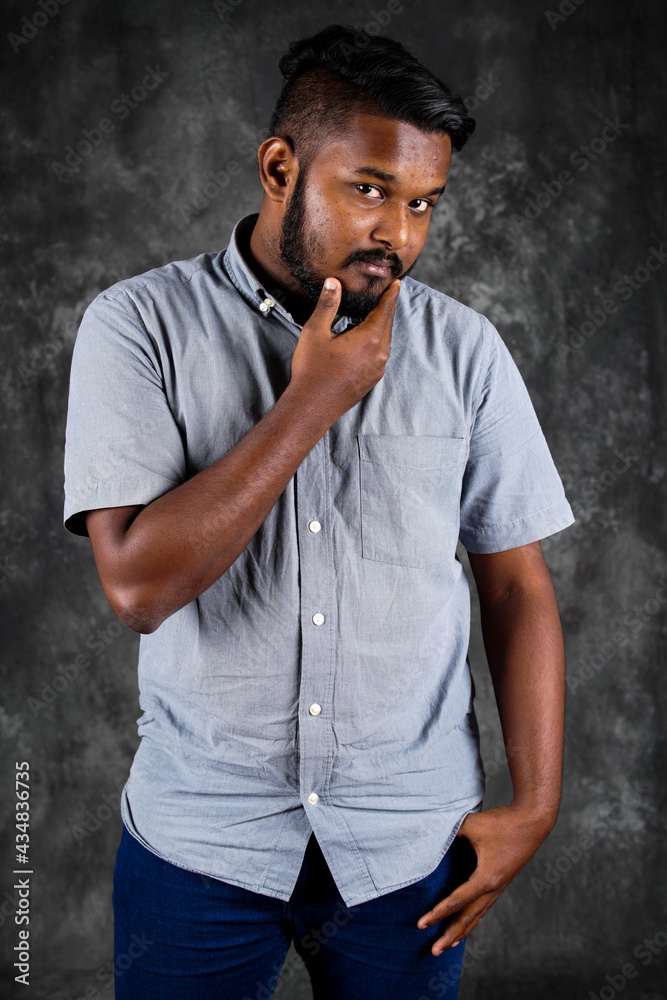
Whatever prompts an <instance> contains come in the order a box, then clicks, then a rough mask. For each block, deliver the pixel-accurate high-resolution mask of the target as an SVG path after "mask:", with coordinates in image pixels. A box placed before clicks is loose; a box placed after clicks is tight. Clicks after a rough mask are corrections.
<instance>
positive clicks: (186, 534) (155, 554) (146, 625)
mask: <svg viewBox="0 0 667 1000" xmlns="http://www.w3.org/2000/svg"><path fill="white" fill-rule="evenodd" d="M334 281H335V287H334V289H333V290H332V291H327V290H326V289H323V291H322V295H321V297H320V299H319V301H318V303H317V305H316V307H315V311H314V313H313V315H312V316H311V318H310V319H309V320H308V322H307V323H306V324H304V326H303V329H302V331H301V334H300V336H299V341H298V344H297V347H296V349H295V351H294V354H293V356H292V370H291V380H290V383H289V385H288V386H287V388H286V390H285V392H284V393H283V394H282V396H281V397H280V399H278V400H277V402H276V403H275V404H274V406H272V407H271V409H270V410H269V411H268V413H266V414H265V415H264V416H263V417H262V419H261V420H260V421H259V423H258V424H257V425H256V426H255V427H253V428H252V430H251V431H249V433H248V434H246V435H245V437H244V438H242V440H241V441H239V442H238V444H237V445H235V447H234V448H232V449H231V450H230V451H229V452H228V453H227V454H226V455H223V456H222V458H220V459H218V461H217V462H215V463H214V464H213V465H211V466H210V467H209V468H207V469H204V470H202V471H201V472H199V473H198V474H197V475H195V476H193V477H192V478H191V479H189V480H187V481H186V482H184V483H182V484H181V485H180V486H177V487H176V488H175V489H173V490H170V491H169V492H168V493H165V494H163V496H160V497H158V498H157V499H155V500H153V501H152V502H151V503H149V504H147V505H145V506H143V505H132V506H125V507H121V506H119V507H107V508H100V509H97V510H90V511H88V512H87V514H86V528H87V530H88V535H89V537H90V541H91V544H92V547H93V554H94V556H95V562H96V565H97V570H98V573H99V576H100V580H101V582H102V586H103V588H104V592H105V594H106V596H107V598H108V600H109V603H110V605H111V607H112V608H113V610H114V611H115V613H116V614H117V615H118V617H119V618H120V619H121V621H123V622H124V623H125V624H126V625H128V626H129V627H130V628H132V629H134V630H135V631H137V632H143V633H150V632H154V631H155V629H156V628H158V626H159V625H161V624H162V622H163V621H164V620H165V619H166V618H168V617H169V615H171V614H173V613H174V612H175V611H178V610H179V609H180V608H182V607H184V606H185V605H186V604H188V603H189V602H190V601H192V600H194V599H195V598H196V597H198V596H199V595H200V594H201V593H203V592H204V591H205V590H207V589H208V588H209V587H210V586H211V585H212V584H213V583H215V581H216V580H217V579H219V578H220V577H221V576H222V574H223V573H225V572H226V571H227V570H228V569H229V567H230V566H231V565H232V563H234V562H235V560H236V559H237V558H238V557H239V555H240V554H241V552H242V551H243V550H244V549H245V547H246V546H247V545H248V543H249V541H250V540H251V538H252V537H253V535H254V534H255V533H256V532H257V530H258V528H259V527H260V525H261V524H262V523H263V522H264V520H265V519H266V517H267V515H268V514H269V512H270V510H271V509H272V507H273V506H274V504H275V503H276V501H277V500H278V498H279V496H280V494H281V493H282V492H283V490H284V489H285V487H286V486H287V484H288V482H289V481H290V479H291V478H292V476H293V475H294V473H295V472H296V470H297V469H298V467H299V465H300V464H301V462H302V461H303V460H304V458H305V457H306V455H307V454H308V452H309V451H310V450H311V449H312V448H313V447H314V445H315V444H316V443H317V442H318V441H319V440H320V438H321V437H322V436H323V435H324V434H325V433H326V431H327V430H328V429H329V427H331V425H332V424H333V423H334V422H335V421H336V420H337V419H338V418H339V417H340V416H341V415H342V414H343V413H345V412H346V411H347V410H348V409H350V407H351V406H353V405H354V404H355V403H357V402H358V401H359V400H360V399H361V398H362V397H363V396H365V395H366V393H367V392H369V391H370V389H371V388H372V387H373V386H374V385H375V384H376V383H377V382H378V381H379V380H380V379H381V378H382V376H383V375H384V370H385V365H386V362H387V359H388V357H389V351H390V345H391V329H392V323H393V317H394V309H395V305H396V299H397V297H398V292H399V289H400V282H399V281H394V282H392V284H391V285H389V286H388V287H387V288H386V289H385V291H384V293H383V294H382V296H381V298H380V301H379V302H378V304H377V305H376V307H375V308H374V309H373V310H372V311H371V312H370V313H369V314H368V316H367V317H366V319H365V320H364V321H363V323H360V324H359V325H358V326H357V327H355V328H353V329H352V330H349V331H347V332H346V333H344V334H341V335H340V336H335V335H334V334H332V332H331V323H332V322H333V320H334V317H335V315H336V312H337V310H338V305H339V303H340V296H341V286H340V282H338V281H337V280H335V279H334ZM139 418H140V414H138V415H137V419H139ZM146 447H147V448H150V447H151V442H150V440H147V441H146Z"/></svg>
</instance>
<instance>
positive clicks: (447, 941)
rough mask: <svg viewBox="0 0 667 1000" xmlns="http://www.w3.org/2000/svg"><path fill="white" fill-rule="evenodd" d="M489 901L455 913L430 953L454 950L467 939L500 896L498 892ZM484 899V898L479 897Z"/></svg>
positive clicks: (492, 894) (438, 953)
mask: <svg viewBox="0 0 667 1000" xmlns="http://www.w3.org/2000/svg"><path fill="white" fill-rule="evenodd" d="M486 895H490V897H491V898H490V899H488V900H487V901H486V902H485V903H484V904H483V905H482V906H474V905H472V904H471V905H470V906H466V907H465V908H464V909H463V910H461V911H460V912H459V913H457V915H456V917H455V918H454V919H453V920H452V922H451V923H450V924H449V926H448V927H447V930H446V931H445V933H444V934H443V935H442V936H441V937H439V938H438V939H437V941H434V942H433V945H432V947H431V952H432V953H433V954H434V955H440V954H441V953H442V952H443V951H444V950H445V948H455V947H456V945H457V944H459V943H460V942H461V941H462V940H463V938H465V937H468V934H470V933H471V932H472V931H473V930H474V929H475V927H477V924H478V923H479V922H480V920H481V919H482V917H483V916H484V914H485V913H486V912H487V911H488V910H490V909H491V907H492V906H493V904H494V903H495V902H496V900H497V899H498V896H500V893H499V892H493V893H490V894H488V893H487V894H486ZM481 898H482V899H484V898H485V897H481Z"/></svg>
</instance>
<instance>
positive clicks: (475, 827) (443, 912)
mask: <svg viewBox="0 0 667 1000" xmlns="http://www.w3.org/2000/svg"><path fill="white" fill-rule="evenodd" d="M553 824H554V818H553V817H550V818H548V819H540V818H538V817H536V816H535V814H534V813H531V812H527V811H526V810H525V809H521V808H519V807H518V806H516V805H514V804H510V805H507V806H499V807H497V808H495V809H486V810H483V811H482V812H471V813H468V815H467V816H466V818H465V819H464V820H463V822H462V823H461V826H460V827H459V829H458V831H457V834H456V836H457V837H466V839H467V840H469V841H470V843H471V845H472V847H473V848H474V851H475V854H476V855H477V866H476V868H475V870H474V872H473V873H472V875H471V876H470V878H469V879H468V880H467V882H463V883H462V884H461V885H460V886H458V887H457V888H456V889H454V891H453V892H450V894H449V895H448V896H445V898H444V899H442V900H441V901H440V902H439V903H438V904H437V906H434V907H433V909H432V910H429V911H428V913H425V914H424V915H423V916H422V917H420V918H419V920H418V921H417V926H418V927H430V926H431V925H432V924H437V923H438V922H439V921H441V920H444V919H445V918H446V917H449V916H451V915H452V914H455V916H454V917H453V919H452V921H451V922H450V923H449V924H448V926H447V930H446V931H445V933H444V934H443V935H442V936H441V937H439V938H438V940H437V941H436V942H435V943H434V944H433V947H432V948H431V952H432V954H434V955H439V954H441V952H443V951H444V950H445V948H450V947H453V946H454V945H457V944H458V943H459V941H461V939H462V938H464V937H466V936H467V935H468V934H469V933H470V931H471V930H472V929H473V927H476V926H477V924H478V923H479V921H480V920H481V919H482V917H483V916H484V914H485V913H486V912H487V910H489V909H490V908H491V907H492V906H493V904H494V903H495V901H496V900H497V899H498V897H499V896H500V894H501V892H502V891H503V890H504V889H505V888H506V887H507V886H508V885H509V884H510V882H511V881H512V879H513V878H514V877H515V876H516V875H518V873H519V872H520V871H521V869H522V868H523V867H524V865H525V864H526V863H527V862H528V861H529V860H530V858H532V856H533V854H534V853H535V851H536V850H537V849H538V847H539V846H540V844H541V843H542V841H543V840H544V839H545V838H546V837H547V835H548V834H549V832H550V831H551V829H552V827H553Z"/></svg>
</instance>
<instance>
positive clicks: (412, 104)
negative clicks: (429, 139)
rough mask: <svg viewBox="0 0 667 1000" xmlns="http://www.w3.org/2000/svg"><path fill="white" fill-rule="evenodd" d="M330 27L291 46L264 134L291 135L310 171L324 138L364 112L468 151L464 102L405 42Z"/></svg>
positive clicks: (470, 121) (471, 124)
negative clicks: (445, 137) (446, 139)
mask: <svg viewBox="0 0 667 1000" xmlns="http://www.w3.org/2000/svg"><path fill="white" fill-rule="evenodd" d="M360 35H361V33H360V31H359V29H358V28H355V27H353V26H351V25H342V24H330V25H329V26H328V27H326V28H324V29H323V30H322V31H320V32H318V33H317V34H316V35H311V36H310V37H308V38H300V39H298V40H297V41H294V42H292V43H291V45H290V46H289V48H288V49H287V51H286V52H285V54H284V55H283V56H282V58H281V59H280V62H279V64H278V65H279V67H280V70H281V72H282V74H283V77H284V80H283V84H282V88H281V91H280V94H279V95H278V100H277V102H276V105H275V108H274V109H273V113H272V115H271V120H270V122H269V127H268V132H267V133H266V135H265V138H269V137H270V136H273V135H277V136H280V137H281V138H283V139H285V140H286V141H287V142H288V143H289V144H290V146H291V148H292V151H293V153H294V154H295V155H296V156H297V158H298V160H299V167H300V169H302V170H304V171H306V170H307V168H308V165H309V164H310V162H311V160H312V159H313V157H314V156H315V155H316V154H317V151H318V149H319V147H320V146H321V144H322V143H323V142H324V141H327V140H329V139H332V138H337V137H339V136H344V135H346V134H347V133H348V132H349V131H350V130H351V119H352V117H353V116H354V115H357V114H361V113H363V114H367V115H373V116H377V117H381V118H393V119H397V120H399V121H403V122H407V123H408V124H410V125H414V126H415V127H416V128H419V129H421V130H422V131H423V132H439V133H447V134H448V135H449V137H450V138H451V141H452V147H453V149H456V150H459V149H461V148H462V147H463V146H464V145H465V143H466V142H467V141H468V139H469V138H470V136H471V135H472V134H473V132H474V130H475V120H474V118H471V117H470V115H469V114H468V110H467V108H466V106H465V104H464V103H463V101H462V99H461V98H460V97H458V96H457V95H455V94H452V92H451V91H450V90H449V88H448V87H447V86H446V85H445V84H444V83H443V82H442V80H439V79H438V78H437V77H436V76H434V74H433V73H431V71H430V70H429V69H427V68H426V66H424V65H422V63H420V62H419V60H417V59H416V58H415V57H414V56H413V55H411V53H410V52H408V50H407V49H405V48H404V47H403V46H402V45H401V43H400V42H396V41H394V40H393V39H392V38H387V37H386V36H384V35H375V36H373V37H370V36H366V35H361V37H363V39H364V42H365V43H366V44H364V45H363V46H362V45H361V44H360Z"/></svg>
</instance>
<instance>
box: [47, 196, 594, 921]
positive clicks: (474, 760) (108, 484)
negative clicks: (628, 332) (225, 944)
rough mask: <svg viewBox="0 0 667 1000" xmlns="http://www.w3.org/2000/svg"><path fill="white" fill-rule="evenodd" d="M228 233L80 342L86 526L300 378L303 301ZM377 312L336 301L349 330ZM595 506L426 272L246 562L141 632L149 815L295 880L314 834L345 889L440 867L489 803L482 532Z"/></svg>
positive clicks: (269, 876) (471, 320)
mask: <svg viewBox="0 0 667 1000" xmlns="http://www.w3.org/2000/svg"><path fill="white" fill-rule="evenodd" d="M256 219H257V215H256V214H254V215H250V216H246V217H244V218H243V219H241V220H239V222H238V223H237V224H236V226H235V227H234V231H233V233H232V237H231V240H230V244H229V246H228V248H226V249H225V250H221V251H219V252H210V253H202V254H200V255H198V256H196V257H194V258H192V259H190V260H182V261H175V262H172V263H169V264H166V265H165V266H163V267H158V268H155V269H153V270H150V271H147V272H145V273H144V274H140V275H138V276H136V277H133V278H127V279H124V280H123V281H120V282H118V283H117V284H115V285H113V286H111V287H110V288H108V289H107V290H106V291H103V292H101V293H100V294H99V295H98V296H97V297H96V298H95V299H94V300H93V301H92V302H91V304H90V305H89V306H88V308H87V310H86V312H85V314H84V317H83V320H82V322H81V325H80V328H79V331H78V334H77V338H76V343H75V346H74V353H73V358H72V368H71V378H70V394H69V406H68V416H67V429H66V444H65V508H64V522H65V525H66V527H67V528H68V529H69V530H70V531H72V532H75V533H77V534H85V533H86V528H85V522H84V518H83V515H84V512H85V511H87V510H90V509H94V508H102V507H113V506H121V505H128V504H149V503H151V501H153V500H155V499H156V498H157V497H159V496H162V495H163V494H165V493H167V492H169V491H170V490H173V489H175V488H177V487H178V486H179V485H180V484H181V483H183V482H185V481H186V480H188V479H190V478H191V477H193V476H196V475H197V474H198V473H199V472H201V471H202V470H204V469H206V468H208V467H209V466H210V465H212V464H213V463H214V462H216V461H217V460H218V459H219V458H221V457H222V456H223V455H225V454H226V453H227V452H228V451H230V449H231V448H233V447H234V446H235V445H236V444H237V443H238V442H239V441H240V440H241V439H242V438H243V437H244V436H245V435H246V434H247V433H248V432H249V431H250V430H251V429H252V428H253V427H254V426H255V425H256V424H257V423H258V422H259V421H260V420H261V419H262V417H263V416H264V414H266V413H267V412H268V410H269V409H270V408H271V407H272V406H273V405H274V403H275V402H276V401H277V400H278V399H279V397H280V395H281V394H282V392H283V391H284V390H285V388H286V386H287V385H288V383H289V381H290V361H291V357H292V354H293V352H294V349H295V347H296V344H297V341H298V337H299V335H300V332H301V329H302V327H301V326H300V325H299V324H298V323H296V322H295V321H294V319H293V318H292V316H291V314H290V313H289V312H288V311H287V310H286V309H285V308H284V307H283V305H282V304H281V302H280V290H279V289H271V288H266V287H264V286H263V285H262V284H261V283H260V281H259V280H258V279H257V278H256V277H255V275H254V274H253V272H252V270H251V268H250V267H249V266H248V263H247V260H248V259H250V258H249V257H248V255H247V252H246V253H245V256H244V248H246V250H247V242H248V239H249V234H250V232H251V230H252V227H253V225H254V223H255V221H256ZM356 322H358V321H357V320H352V319H350V318H349V317H346V316H344V315H339V316H338V317H337V318H336V321H335V322H334V324H333V327H332V330H333V332H334V333H337V334H341V333H343V332H344V331H345V330H346V329H348V328H349V327H350V326H353V325H355V323H356ZM573 521H574V517H573V515H572V510H571V508H570V505H569V503H568V501H567V499H566V497H565V495H564V491H563V486H562V483H561V480H560V477H559V475H558V472H557V470H556V468H555V465H554V462H553V460H552V457H551V454H550V452H549V448H548V446H547V443H546V441H545V438H544V435H543V433H542V430H541V428H540V425H539V422H538V419H537V416H536V414H535V410H534V408H533V405H532V403H531V400H530V397H529V395H528V392H527V390H526V387H525V384H524V382H523V380H522V378H521V375H520V374H519V371H518V369H517V367H516V365H515V363H514V361H513V359H512V357H511V354H510V352H509V350H508V349H507V347H506V346H505V344H504V342H503V341H502V339H501V337H500V335H499V333H498V332H497V330H496V329H495V327H494V326H493V325H492V324H491V322H489V320H488V319H486V318H485V317H484V316H483V315H481V314H480V313H478V312H476V311H475V310H473V309H471V308H469V307H468V306H465V305H463V304H462V303H460V302H457V301H456V300H455V299H453V298H451V297H449V296H448V295H445V294H444V293H442V292H439V291H437V290H435V289H433V288H430V287H429V286H427V285H425V284H423V283H421V282H419V281H417V280H415V279H413V278H411V277H409V276H408V277H406V278H404V279H403V281H402V283H401V289H400V293H399V296H398V300H397V304H396V312H395V318H394V324H393V331H392V342H391V352H390V356H389V359H388V361H387V364H386V367H385V373H384V376H383V377H382V379H381V380H380V381H379V382H378V383H377V384H376V385H375V386H374V387H373V388H372V389H371V390H370V392H368V393H367V395H366V396H364V397H363V399H361V400H360V401H359V402H358V403H357V404H356V405H355V406H353V407H352V408H351V409H350V410H348V411H347V412H346V413H344V414H343V415H342V416H341V417H340V418H339V419H338V420H337V421H336V422H335V423H334V424H333V425H332V426H331V427H330V429H329V430H328V431H327V432H326V433H325V434H324V435H323V437H322V438H321V439H320V440H319V441H318V442H317V444H316V445H315V446H314V447H313V448H312V450H311V451H310V452H309V453H308V455H307V456H306V458H305V459H304V460H303V462H302V463H301V465H300V466H299V468H298V469H297V471H296V473H295V474H294V476H293V477H292V479H291V480H290V482H289V483H288V485H287V486H286V488H285V490H284V491H283V493H282V494H281V495H280V497H279V499H278V500H277V502H276V504H275V505H274V507H273V508H272V509H271V511H270V512H269V514H268V516H267V517H266V519H265V521H264V522H263V523H262V525H261V526H260V528H259V529H258V531H257V532H256V534H255V535H254V536H253V538H252V539H251V540H250V542H249V543H248V545H247V547H246V548H245V549H244V550H243V552H242V553H241V554H240V556H239V557H238V559H237V560H236V561H235V562H234V563H233V565H232V566H231V567H230V568H229V569H228V570H227V572H226V573H224V574H223V575H222V576H221V577H220V578H219V579H218V580H217V581H216V582H215V583H214V584H213V585H212V586H211V587H209V589H208V590H206V591H205V592H204V593H202V594H201V595H200V596H199V597H198V598H197V599H196V600H193V601H192V602H190V603H189V604H187V605H185V606H184V607H183V608H181V609H180V610H179V611H177V612H175V613H174V614H172V615H171V616H170V617H169V618H167V619H166V621H164V622H163V624H162V625H161V626H160V627H159V628H158V629H157V630H156V631H155V632H153V633H151V634H149V635H142V636H141V639H140V645H139V660H138V680H139V692H140V695H139V696H140V705H141V710H142V714H141V716H140V717H139V718H138V720H137V723H138V730H139V735H140V737H141V739H140V744H139V747H138V749H137V752H136V755H135V757H134V760H133V762H132V767H131V770H130V774H129V777H128V780H127V783H126V785H125V787H124V789H123V794H122V800H121V809H122V817H123V821H124V823H125V825H126V826H127V828H128V829H129V831H130V832H131V833H132V834H133V836H135V837H136V838H137V839H138V840H140V841H141V842H142V843H143V844H144V845H145V846H146V847H148V848H149V849H150V850H152V851H153V852H154V853H155V854H157V855H158V856H160V857H162V858H164V859H166V860H168V861H170V862H172V863H173V864H176V865H180V866H182V867H184V868H188V869H190V870H193V871H197V872H202V873H205V874H207V875H210V876H213V877H215V878H219V879H222V880H224V881H227V882H230V883H233V884H235V885H239V886H243V887H246V888H248V889H251V890H253V891H255V892H259V893H263V894H265V895H268V896H273V897H276V898H278V899H282V900H287V899H289V897H290V895H291V892H292V890H293V888H294V884H295V882H296V879H297V876H298V873H299V870H300V866H301V861H302V858H303V854H304V851H305V848H306V844H307V841H308V838H309V836H310V834H311V833H312V832H314V833H315V835H316V837H317V840H318V841H319V844H320V846H321V848H322V851H323V853H324V856H325V858H326V861H327V863H328V865H329V868H330V870H331V873H332V875H333V877H334V879H335V881H336V884H337V886H338V889H339V891H340V893H341V896H342V898H343V899H344V901H345V903H346V904H347V905H350V906H351V905H355V904H359V903H362V902H365V901H366V900H369V899H372V898H375V897H377V896H380V895H383V894H385V893H388V892H391V891H393V890H395V889H398V888H401V887H402V886H405V885H409V884H411V883H413V882H416V881H418V880H420V879H422V878H424V877H425V876H426V875H428V874H430V873H431V872H432V871H434V869H435V868H436V867H437V865H438V864H439V862H440V861H441V859H442V858H443V856H444V854H445V853H446V851H447V849H448V848H449V846H450V844H451V842H452V840H453V838H454V836H455V834H456V832H457V830H458V828H459V826H460V824H461V823H462V821H463V819H464V818H465V816H466V814H467V813H469V812H472V811H478V810H479V809H481V804H482V798H483V794H484V772H483V768H482V764H481V760H480V753H479V729H478V725H477V720H476V717H475V711H474V704H473V697H474V685H473V682H472V676H471V673H470V667H469V662H468V658H467V651H468V642H469V632H470V594H469V587H468V580H467V577H466V573H465V571H464V568H463V565H462V563H461V562H460V560H459V558H458V557H457V553H456V549H457V543H458V542H459V540H460V541H461V543H462V544H463V546H464V547H465V548H466V549H468V550H469V551H470V552H477V553H487V552H497V551H501V550H504V549H508V548H512V547H515V546H519V545H524V544H527V543H528V542H532V541H535V540H537V539H541V538H544V537H545V536H547V535H550V534H552V533H554V532H557V531H560V530H561V529H563V528H565V527H566V526H568V525H569V524H571V523H572V522H573Z"/></svg>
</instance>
